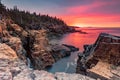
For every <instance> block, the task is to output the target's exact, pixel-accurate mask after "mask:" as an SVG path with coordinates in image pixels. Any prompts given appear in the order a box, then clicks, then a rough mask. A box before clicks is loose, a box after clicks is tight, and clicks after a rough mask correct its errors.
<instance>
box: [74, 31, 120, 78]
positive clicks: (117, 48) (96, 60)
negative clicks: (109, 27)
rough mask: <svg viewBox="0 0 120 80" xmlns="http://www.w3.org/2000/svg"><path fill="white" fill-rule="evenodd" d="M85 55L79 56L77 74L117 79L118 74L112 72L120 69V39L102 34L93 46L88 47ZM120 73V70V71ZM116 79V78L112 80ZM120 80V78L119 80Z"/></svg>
mask: <svg viewBox="0 0 120 80" xmlns="http://www.w3.org/2000/svg"><path fill="white" fill-rule="evenodd" d="M84 47H85V51H84V52H83V54H80V55H79V59H78V61H77V70H76V71H77V72H78V73H81V72H83V73H86V74H89V72H88V71H90V72H91V73H92V72H93V73H94V75H95V74H97V75H99V76H103V77H106V78H108V79H115V80H116V78H117V77H119V76H118V74H114V73H112V72H111V71H113V68H114V71H117V70H118V69H117V68H119V67H120V37H119V36H113V35H110V34H106V33H101V34H100V35H99V37H98V39H97V41H96V42H95V44H93V45H86V46H84ZM119 71H120V70H119ZM111 77H114V78H111ZM119 79H120V78H119Z"/></svg>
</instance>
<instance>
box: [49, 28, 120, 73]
mask: <svg viewBox="0 0 120 80" xmlns="http://www.w3.org/2000/svg"><path fill="white" fill-rule="evenodd" d="M77 29H79V30H82V31H85V32H87V33H88V34H80V33H70V34H66V35H64V37H63V38H62V39H61V40H60V43H64V44H69V45H73V46H76V47H78V48H79V49H80V51H81V52H82V51H83V50H84V49H83V45H84V44H93V43H94V42H95V41H96V39H97V37H98V35H99V33H101V32H106V33H110V34H113V35H117V36H120V28H77ZM77 55H78V53H77V52H76V53H72V54H71V56H70V57H66V58H63V59H61V60H59V61H57V62H56V63H54V64H53V66H52V67H51V68H50V69H49V70H48V71H49V72H52V73H55V72H67V73H75V71H76V70H75V69H76V61H77V59H78V56H77Z"/></svg>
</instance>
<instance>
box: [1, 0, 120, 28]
mask: <svg viewBox="0 0 120 80" xmlns="http://www.w3.org/2000/svg"><path fill="white" fill-rule="evenodd" d="M2 3H3V4H4V5H5V6H7V7H8V8H13V6H14V5H17V7H18V8H19V9H20V10H27V11H30V12H36V13H41V14H49V15H50V16H57V17H59V18H61V19H63V20H64V21H65V22H66V23H67V24H68V25H71V26H80V27H120V0H2Z"/></svg>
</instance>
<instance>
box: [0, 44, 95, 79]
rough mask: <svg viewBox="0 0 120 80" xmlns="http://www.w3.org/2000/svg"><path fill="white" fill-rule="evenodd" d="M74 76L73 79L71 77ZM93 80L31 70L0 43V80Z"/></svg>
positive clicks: (76, 75)
mask: <svg viewBox="0 0 120 80" xmlns="http://www.w3.org/2000/svg"><path fill="white" fill-rule="evenodd" d="M72 76H74V77H72ZM86 79H87V80H94V79H92V78H90V77H87V76H84V75H80V74H67V73H56V74H52V73H48V72H46V71H43V70H41V71H39V70H32V69H30V68H29V67H28V66H26V64H25V63H24V62H23V60H20V59H19V58H18V57H17V55H16V52H15V51H14V50H13V49H12V48H10V47H9V46H8V45H6V44H5V43H3V44H1V43H0V80H86Z"/></svg>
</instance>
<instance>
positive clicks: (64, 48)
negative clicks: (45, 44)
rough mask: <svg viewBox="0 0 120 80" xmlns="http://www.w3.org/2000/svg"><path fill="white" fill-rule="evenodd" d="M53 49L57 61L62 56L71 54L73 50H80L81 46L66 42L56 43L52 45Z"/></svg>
mask: <svg viewBox="0 0 120 80" xmlns="http://www.w3.org/2000/svg"><path fill="white" fill-rule="evenodd" d="M51 49H52V50H51V51H52V52H51V53H52V56H53V57H54V59H55V61H58V60H59V59H61V58H64V57H67V56H70V55H71V53H72V52H75V51H78V50H79V48H76V47H74V46H71V45H66V44H56V45H53V46H51Z"/></svg>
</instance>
